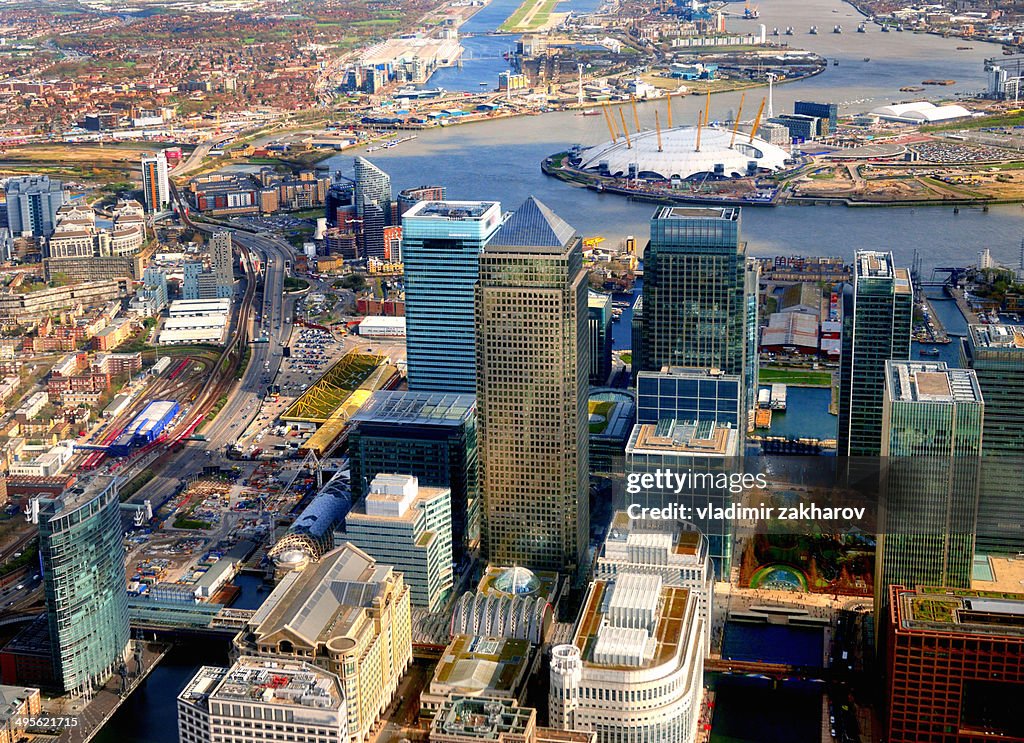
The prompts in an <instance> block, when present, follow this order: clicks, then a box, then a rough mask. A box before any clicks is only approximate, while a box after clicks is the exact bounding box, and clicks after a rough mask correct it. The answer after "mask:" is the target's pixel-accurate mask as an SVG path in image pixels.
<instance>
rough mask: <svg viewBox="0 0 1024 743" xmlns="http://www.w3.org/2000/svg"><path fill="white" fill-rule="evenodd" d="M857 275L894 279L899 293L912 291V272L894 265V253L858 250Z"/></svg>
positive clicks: (856, 260)
mask: <svg viewBox="0 0 1024 743" xmlns="http://www.w3.org/2000/svg"><path fill="white" fill-rule="evenodd" d="M854 264H855V266H856V272H857V276H858V277H859V278H869V279H892V280H893V283H894V285H895V291H896V293H897V294H906V293H910V292H911V291H913V290H912V288H911V285H910V272H909V271H908V270H907V269H905V268H896V267H895V266H894V265H893V258H892V253H883V252H881V251H878V250H858V251H857V256H856V258H855V259H854Z"/></svg>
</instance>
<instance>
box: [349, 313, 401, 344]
mask: <svg viewBox="0 0 1024 743" xmlns="http://www.w3.org/2000/svg"><path fill="white" fill-rule="evenodd" d="M359 335H362V336H366V337H367V338H404V337H405V318H404V317H385V316H383V315H371V316H370V317H365V318H363V320H362V322H360V323H359Z"/></svg>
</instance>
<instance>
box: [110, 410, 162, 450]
mask: <svg viewBox="0 0 1024 743" xmlns="http://www.w3.org/2000/svg"><path fill="white" fill-rule="evenodd" d="M178 410H179V406H178V403H176V402H175V401H174V400H154V401H153V402H151V403H149V404H148V405H147V406H146V407H145V408H143V409H142V412H141V413H139V414H138V415H137V416H135V418H134V419H133V420H132V422H131V423H129V424H128V425H127V427H125V429H124V430H123V431H122V432H121V434H120V435H119V436H118V437H117V438H116V439H114V442H113V443H112V444H111V445H110V447H109V449H108V451H109V453H110V455H111V456H115V457H124V456H127V455H128V454H131V452H132V450H133V449H135V448H137V447H140V446H145V445H146V444H150V443H152V442H154V441H156V440H157V439H158V438H159V437H160V435H161V434H162V433H163V432H164V429H166V428H167V426H168V425H169V424H170V422H171V421H172V420H174V416H176V415H177V414H178Z"/></svg>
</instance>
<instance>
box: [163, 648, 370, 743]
mask: <svg viewBox="0 0 1024 743" xmlns="http://www.w3.org/2000/svg"><path fill="white" fill-rule="evenodd" d="M286 733H287V734H286ZM236 736H237V738H236ZM289 737H290V738H291V739H292V740H303V741H323V742H324V743H327V742H328V741H330V743H341V742H342V741H344V742H345V743H348V741H350V740H351V739H352V738H351V736H350V735H349V730H348V709H347V705H346V699H345V692H344V690H343V689H342V687H341V683H340V682H339V680H338V677H337V676H336V675H334V674H333V673H328V672H327V671H324V670H323V669H322V668H317V667H316V666H314V665H311V664H309V663H303V662H301V661H295V662H278V663H275V664H274V665H273V666H272V667H268V666H267V665H266V663H264V662H262V661H259V660H257V659H255V658H245V657H243V658H239V659H238V660H237V661H235V663H234V665H232V666H231V668H217V667H215V666H203V667H202V668H200V669H199V671H198V672H197V673H196V675H195V676H193V677H192V680H191V681H189V682H188V684H187V685H186V686H185V688H184V689H182V690H181V693H179V694H178V740H179V741H180V743H222V741H227V740H236V739H237V740H242V739H244V740H245V741H246V743H277V742H278V741H281V740H287V739H288V738H289Z"/></svg>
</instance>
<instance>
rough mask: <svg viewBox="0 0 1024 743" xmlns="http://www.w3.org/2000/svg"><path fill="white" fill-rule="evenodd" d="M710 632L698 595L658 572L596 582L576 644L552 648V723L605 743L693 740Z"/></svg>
mask: <svg viewBox="0 0 1024 743" xmlns="http://www.w3.org/2000/svg"><path fill="white" fill-rule="evenodd" d="M709 631H710V630H709V628H708V627H707V626H706V625H705V623H704V619H703V616H702V614H701V612H700V609H699V606H698V601H697V597H696V596H694V595H693V593H692V592H691V591H689V590H687V589H686V588H682V587H680V586H669V585H666V584H665V582H664V581H663V580H662V578H661V576H659V575H650V574H640V573H628V572H621V573H618V574H617V575H616V576H615V577H614V578H611V579H609V580H596V581H594V582H592V583H591V584H590V589H589V591H588V592H587V597H586V599H585V601H584V604H583V611H582V612H581V613H580V617H579V621H578V622H577V625H576V632H575V635H574V637H573V640H572V643H571V644H566V645H556V646H555V647H554V648H553V649H552V651H551V670H550V679H551V686H550V691H549V692H548V715H549V718H550V720H549V722H550V724H551V726H552V727H554V728H561V729H563V730H573V729H577V730H589V731H593V732H596V733H597V740H598V743H616V742H617V741H624V740H649V741H659V742H663V743H694V741H695V740H696V737H697V727H698V723H699V722H700V714H701V699H702V696H703V682H702V678H703V675H704V649H705V647H706V645H707V642H706V638H705V635H706V634H707V633H708V632H709Z"/></svg>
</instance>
